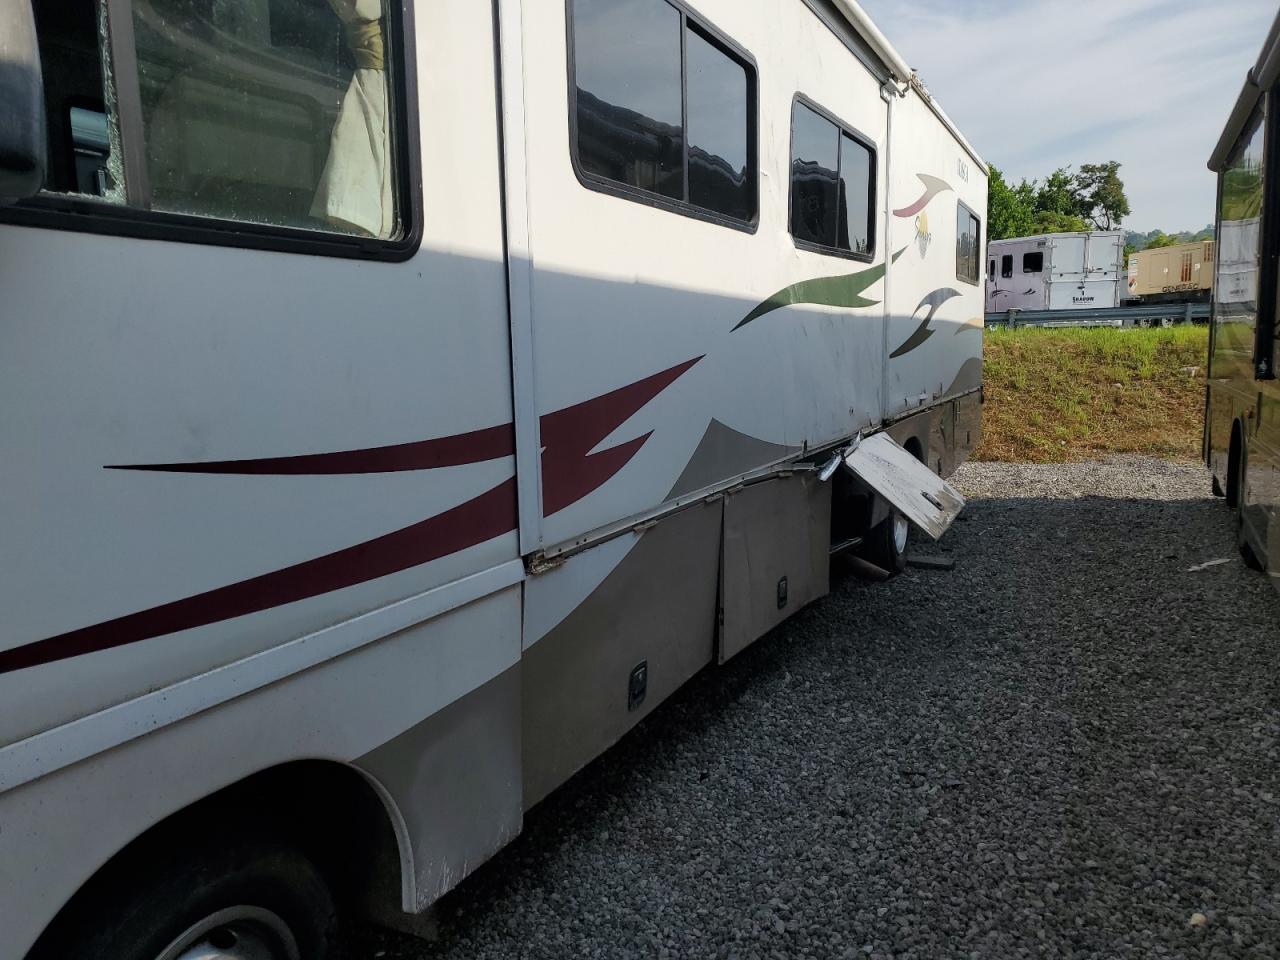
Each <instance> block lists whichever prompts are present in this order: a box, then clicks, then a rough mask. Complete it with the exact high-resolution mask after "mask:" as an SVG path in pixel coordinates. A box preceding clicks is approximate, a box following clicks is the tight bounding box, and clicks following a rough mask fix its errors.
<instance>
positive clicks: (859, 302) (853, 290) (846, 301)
mask: <svg viewBox="0 0 1280 960" xmlns="http://www.w3.org/2000/svg"><path fill="white" fill-rule="evenodd" d="M907 249H908V248H907V247H903V248H902V249H901V250H899V251H898V252H897V253H895V254H894V255H893V261H892V262H893V263H897V262H898V258H899V257H901V256H902V255H903V254H904V253H906V252H907ZM886 269H887V264H884V263H882V264H880V265H879V266H878V267H871V268H869V269H867V270H861V271H859V272H858V273H849V274H845V275H844V276H840V277H817V278H815V279H813V280H802V281H801V282H800V283H793V284H792V285H791V286H789V287H786V288H785V289H782V290H779V291H778V292H777V293H775V294H774V295H773V296H772V297H770V298H769V299H768V300H766V301H764V303H762V304H760V306H758V307H756V308H755V309H754V310H752V311H751V312H750V313H748V314H747V315H746V316H745V317H743V318H742V320H741V322H739V324H738V325H737V326H736V327H734V328H733V329H734V330H741V329H742V328H743V327H745V326H746V325H747V324H748V323H750V322H751V321H753V320H759V319H760V318H761V317H763V316H765V315H766V314H770V313H773V311H775V310H781V309H782V308H783V307H794V306H797V305H799V304H813V305H815V306H820V307H845V308H848V309H854V308H856V307H874V306H876V305H878V304H879V303H880V301H879V300H868V299H867V298H866V297H864V296H862V293H863V291H865V290H866V289H867V288H869V287H871V286H872V285H874V284H875V283H878V282H879V281H880V280H883V279H884V274H885V270H886Z"/></svg>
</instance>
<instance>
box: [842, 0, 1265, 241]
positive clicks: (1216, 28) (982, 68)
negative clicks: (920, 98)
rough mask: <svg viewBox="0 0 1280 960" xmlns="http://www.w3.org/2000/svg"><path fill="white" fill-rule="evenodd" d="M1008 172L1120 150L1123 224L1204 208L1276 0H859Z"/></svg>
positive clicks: (1158, 221) (1183, 222)
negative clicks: (1222, 138)
mask: <svg viewBox="0 0 1280 960" xmlns="http://www.w3.org/2000/svg"><path fill="white" fill-rule="evenodd" d="M862 5H863V6H864V7H865V8H866V9H867V12H868V13H870V14H871V16H872V17H873V18H874V19H875V20H876V23H877V24H878V25H879V26H880V28H881V29H882V30H883V31H884V32H885V34H886V35H888V37H889V39H890V40H891V41H892V42H893V43H894V45H895V46H897V47H898V49H899V50H900V51H901V52H902V54H903V56H904V57H906V59H907V60H908V62H910V63H911V65H912V66H913V67H915V68H916V69H917V70H919V72H920V74H921V76H922V77H923V78H924V80H925V82H926V83H927V84H928V85H929V88H930V90H931V91H932V92H933V93H934V94H935V95H936V96H937V97H938V99H939V101H940V102H941V103H942V104H943V105H944V106H945V107H946V110H947V112H948V113H950V114H951V116H952V117H953V118H954V119H955V121H956V123H957V124H958V125H959V126H960V128H961V129H962V130H963V131H964V132H965V135H966V136H967V137H968V138H969V139H970V140H971V141H972V142H973V144H974V146H975V147H976V148H977V149H978V152H979V153H981V154H982V155H983V156H984V157H985V158H986V159H987V160H989V161H990V162H992V163H994V164H995V165H996V166H998V167H1000V168H1001V170H1003V171H1004V173H1005V175H1006V176H1007V177H1009V178H1011V179H1014V180H1016V179H1018V178H1020V177H1028V178H1036V177H1043V176H1044V175H1045V174H1047V173H1049V172H1050V171H1052V170H1053V169H1054V168H1056V167H1060V166H1068V165H1076V166H1078V165H1079V164H1081V163H1090V162H1100V161H1105V160H1119V161H1120V162H1121V163H1123V164H1124V169H1123V170H1122V171H1121V176H1122V177H1123V178H1124V180H1125V184H1126V187H1127V189H1128V193H1129V199H1130V202H1131V203H1132V205H1133V214H1132V215H1131V216H1130V217H1129V219H1128V220H1127V221H1126V224H1125V225H1126V226H1127V227H1130V228H1132V229H1140V230H1150V229H1153V228H1155V227H1160V228H1162V229H1165V230H1170V231H1172V230H1181V229H1199V228H1200V227H1202V226H1204V225H1205V224H1207V223H1210V222H1211V221H1212V220H1213V204H1214V192H1215V188H1214V178H1213V175H1212V174H1211V173H1209V171H1208V170H1207V169H1206V167H1205V164H1206V162H1207V161H1208V159H1209V154H1210V152H1211V151H1212V150H1213V146H1214V144H1215V143H1216V142H1217V140H1218V136H1219V134H1220V133H1221V131H1222V128H1223V126H1224V125H1225V123H1226V119H1227V114H1228V113H1229V112H1230V110H1231V107H1232V104H1233V103H1234V102H1235V98H1236V96H1237V94H1238V93H1239V92H1240V88H1241V86H1242V85H1243V83H1244V78H1245V74H1246V73H1247V72H1248V70H1249V68H1250V67H1251V66H1252V65H1253V64H1254V62H1255V61H1256V60H1257V57H1258V53H1259V51H1260V50H1261V48H1262V44H1263V41H1264V40H1265V38H1266V33H1267V30H1268V28H1269V27H1270V26H1271V22H1272V20H1273V18H1274V17H1275V15H1276V5H1275V0H1229V2H1223V3H1213V4H1208V5H1206V3H1205V2H1204V0H1072V2H1070V3H1068V2H1066V0H1031V2H1027V0H1021V2H1019V0H862Z"/></svg>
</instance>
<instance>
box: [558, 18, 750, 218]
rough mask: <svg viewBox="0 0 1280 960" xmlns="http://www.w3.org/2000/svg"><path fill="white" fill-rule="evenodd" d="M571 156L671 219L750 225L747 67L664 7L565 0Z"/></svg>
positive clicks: (597, 178)
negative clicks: (673, 212)
mask: <svg viewBox="0 0 1280 960" xmlns="http://www.w3.org/2000/svg"><path fill="white" fill-rule="evenodd" d="M571 3H572V11H573V51H572V56H573V74H574V77H573V82H574V96H573V100H574V104H573V119H574V124H575V130H574V136H573V149H574V156H575V158H576V162H577V165H578V168H579V170H580V172H581V173H582V174H584V175H585V177H587V178H590V179H591V180H592V181H594V182H595V183H607V184H608V185H610V186H611V187H614V188H621V189H620V192H622V193H624V194H628V195H632V196H634V197H635V198H637V199H642V198H649V199H651V200H657V201H659V202H661V203H667V204H670V205H672V206H674V207H675V208H676V209H679V210H688V211H690V212H699V211H700V212H706V213H710V214H713V215H715V216H716V217H717V218H726V219H731V220H735V221H740V222H742V223H748V222H750V221H753V220H754V219H755V216H756V186H755V181H756V162H755V139H756V138H755V99H756V93H755V87H756V73H755V69H754V68H753V67H752V66H751V65H750V64H749V63H748V62H747V60H746V58H745V57H744V56H741V55H739V54H738V53H736V52H733V51H731V50H730V49H729V47H728V46H727V44H725V43H722V42H721V41H719V40H718V39H717V38H716V37H715V36H714V35H713V33H712V32H711V30H710V28H708V27H704V26H703V25H702V24H700V23H698V22H697V21H696V20H694V19H693V18H692V17H690V16H689V15H688V14H687V13H686V12H685V10H684V9H682V8H680V7H677V6H675V5H673V4H671V3H668V2H666V0H571Z"/></svg>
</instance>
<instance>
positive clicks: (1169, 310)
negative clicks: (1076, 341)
mask: <svg viewBox="0 0 1280 960" xmlns="http://www.w3.org/2000/svg"><path fill="white" fill-rule="evenodd" d="M1212 315H1213V308H1212V305H1211V304H1208V303H1144V304H1140V305H1138V306H1136V307H1106V308H1098V309H1093V308H1091V309H1088V310H1001V311H1000V312H999V313H988V314H987V326H988V327H1035V326H1038V327H1043V326H1054V327H1137V326H1141V325H1143V324H1145V323H1156V322H1161V321H1168V322H1171V323H1195V322H1196V321H1197V320H1199V321H1207V320H1209V318H1210V317H1211V316H1212Z"/></svg>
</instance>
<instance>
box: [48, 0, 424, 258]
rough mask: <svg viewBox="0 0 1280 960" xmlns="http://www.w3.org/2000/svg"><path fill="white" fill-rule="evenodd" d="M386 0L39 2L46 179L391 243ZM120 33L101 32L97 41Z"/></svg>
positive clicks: (168, 208)
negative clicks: (46, 132) (323, 0)
mask: <svg viewBox="0 0 1280 960" xmlns="http://www.w3.org/2000/svg"><path fill="white" fill-rule="evenodd" d="M383 2H384V0H328V2H327V3H318V2H316V0H220V2H216V3H215V2H192V0H133V2H132V3H129V2H127V0H126V2H120V3H111V4H105V5H102V6H103V7H105V9H106V13H105V14H104V18H105V21H106V22H105V29H103V30H100V29H99V26H98V10H99V6H100V5H99V4H98V3H94V2H88V0H74V2H71V0H68V2H65V3H59V4H40V5H38V6H39V7H40V8H41V12H40V15H39V19H38V29H39V32H40V44H41V57H42V61H43V66H44V71H45V78H46V99H47V109H48V129H49V131H50V134H49V145H50V164H49V176H48V183H47V188H48V190H49V191H50V192H54V193H69V194H77V195H81V196H91V197H95V198H98V199H100V200H101V201H105V202H106V203H108V204H112V205H116V206H120V207H125V208H131V209H137V210H148V211H156V212H162V213H174V214H183V215H187V216H190V217H196V218H210V219H216V220H223V221H226V220H230V221H235V222H237V223H244V224H253V225H259V226H266V227H287V228H295V229H302V230H309V231H316V232H326V233H339V234H347V235H352V236H358V237H367V238H376V239H381V240H389V239H395V238H397V237H398V236H400V235H401V234H402V232H403V225H404V222H405V220H406V218H405V217H403V216H402V215H401V211H400V200H401V199H402V198H400V197H398V196H397V193H398V191H397V188H396V184H397V173H398V171H397V169H396V167H397V157H396V152H395V147H396V146H397V145H398V141H399V140H400V139H402V132H401V131H400V130H396V129H395V127H396V124H395V123H394V122H393V118H394V117H395V116H396V115H397V110H398V105H397V104H396V103H395V102H394V101H395V98H394V97H393V95H392V85H391V84H390V83H389V82H388V72H389V59H390V57H391V56H392V55H393V54H394V52H395V51H396V50H397V49H398V44H396V43H395V42H394V40H395V38H394V36H393V35H392V34H393V32H394V31H392V30H391V22H390V21H391V20H392V18H389V17H387V16H386V15H385V13H384V8H383ZM102 36H107V37H110V38H111V39H110V40H109V41H107V42H104V41H103V40H102V39H101V37H102Z"/></svg>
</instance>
